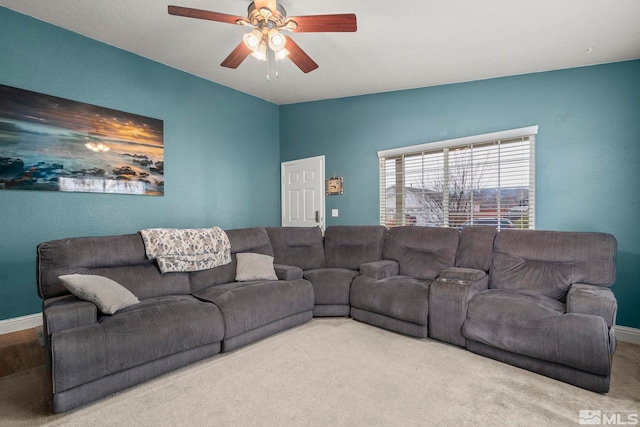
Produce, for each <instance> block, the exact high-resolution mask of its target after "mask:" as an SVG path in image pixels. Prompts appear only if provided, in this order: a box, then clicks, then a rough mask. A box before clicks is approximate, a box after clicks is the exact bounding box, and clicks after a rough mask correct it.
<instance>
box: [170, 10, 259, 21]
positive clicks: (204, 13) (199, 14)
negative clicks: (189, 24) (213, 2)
mask: <svg viewBox="0 0 640 427" xmlns="http://www.w3.org/2000/svg"><path fill="white" fill-rule="evenodd" d="M169 15H176V16H185V17H187V18H197V19H206V20H207V21H217V22H226V23H227V24H237V23H238V21H240V22H243V23H248V22H249V21H247V18H243V17H242V16H234V15H227V14H226V13H218V12H211V11H208V10H201V9H192V8H190V7H182V6H169Z"/></svg>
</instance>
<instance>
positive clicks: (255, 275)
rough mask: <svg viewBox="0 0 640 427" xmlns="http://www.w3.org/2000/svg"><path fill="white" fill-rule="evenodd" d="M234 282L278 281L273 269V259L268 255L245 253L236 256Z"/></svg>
mask: <svg viewBox="0 0 640 427" xmlns="http://www.w3.org/2000/svg"><path fill="white" fill-rule="evenodd" d="M236 259H237V261H238V265H237V267H236V281H238V282H245V281H247V280H278V276H276V271H275V270H274V268H273V257H272V256H269V255H262V254H254V253H252V252H245V253H239V254H236Z"/></svg>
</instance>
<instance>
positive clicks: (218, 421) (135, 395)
mask: <svg viewBox="0 0 640 427" xmlns="http://www.w3.org/2000/svg"><path fill="white" fill-rule="evenodd" d="M45 384H46V380H45V377H44V368H36V369H32V370H29V371H25V372H22V373H19V374H16V375H12V376H10V377H5V378H1V379H0V425H2V426H14V425H15V426H34V425H52V426H62V425H64V426H88V425H101V426H122V425H131V426H133V425H135V426H152V425H170V426H180V425H194V426H195V425H198V426H207V425H211V426H214V425H215V426H288V425H296V426H297V425H302V426H305V425H309V426H328V425H332V426H333V425H342V426H358V425H366V426H369V425H380V426H411V425H416V426H417V425H420V426H423V425H473V426H476V425H526V426H537V425H549V426H553V425H562V426H566V425H578V421H579V411H580V410H600V411H604V413H606V414H609V415H608V416H611V415H615V414H619V416H620V417H622V418H620V419H621V420H627V417H628V416H629V415H633V414H638V413H639V412H640V346H636V345H631V344H626V343H620V346H619V348H618V352H617V353H616V356H615V358H614V367H613V380H612V387H611V391H610V392H609V394H607V395H600V394H596V393H593V392H589V391H586V390H582V389H580V388H576V387H573V386H571V385H568V384H564V383H561V382H559V381H555V380H552V379H549V378H546V377H543V376H541V375H537V374H533V373H530V372H527V371H524V370H521V369H518V368H515V367H512V366H509V365H506V364H503V363H500V362H496V361H493V360H490V359H487V358H484V357H481V356H478V355H475V354H472V353H470V352H468V351H466V350H463V349H460V348H457V347H453V346H449V345H446V344H443V343H441V342H438V341H432V340H418V339H413V338H409V337H406V336H403V335H399V334H395V333H392V332H388V331H385V330H382V329H378V328H375V327H372V326H368V325H365V324H362V323H358V322H356V321H353V320H349V319H314V320H313V321H311V322H309V323H307V324H305V325H303V326H300V327H298V328H295V329H292V330H289V331H286V332H284V333H281V334H278V335H276V336H273V337H270V338H267V339H265V340H263V341H260V342H258V343H255V344H252V345H249V346H247V347H244V348H241V349H239V350H237V351H234V352H231V353H228V354H223V355H218V356H215V357H213V358H210V359H208V360H205V361H201V362H199V363H196V364H194V365H191V366H189V367H186V368H183V369H181V370H178V371H175V372H173V373H170V374H167V375H164V376H162V377H160V378H157V379H155V380H152V381H149V382H147V383H145V384H142V385H140V386H137V387H134V388H132V389H129V390H127V391H124V392H122V393H119V394H117V395H114V396H111V397H109V398H106V399H103V400H100V401H98V402H96V403H93V404H91V405H87V406H86V407H83V408H81V409H78V410H76V411H73V412H70V413H66V414H62V415H50V414H48V412H47V411H48V408H47V403H46V398H45V397H44V396H45V387H46V386H45ZM615 416H617V415H615Z"/></svg>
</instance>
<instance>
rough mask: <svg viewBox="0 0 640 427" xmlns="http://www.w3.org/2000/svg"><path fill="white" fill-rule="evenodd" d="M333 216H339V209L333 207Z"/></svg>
mask: <svg viewBox="0 0 640 427" xmlns="http://www.w3.org/2000/svg"><path fill="white" fill-rule="evenodd" d="M331 216H332V217H334V218H335V217H337V216H338V209H331Z"/></svg>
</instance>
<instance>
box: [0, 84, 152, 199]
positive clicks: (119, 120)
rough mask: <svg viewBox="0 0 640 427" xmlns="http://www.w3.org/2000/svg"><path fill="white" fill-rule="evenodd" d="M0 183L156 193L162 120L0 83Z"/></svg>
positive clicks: (33, 187) (46, 188)
mask: <svg viewBox="0 0 640 427" xmlns="http://www.w3.org/2000/svg"><path fill="white" fill-rule="evenodd" d="M0 190H43V191H78V192H93V193H119V194H143V195H153V196H162V195H164V141H163V122H162V120H158V119H154V118H150V117H144V116H140V115H137V114H131V113H126V112H122V111H117V110H112V109H109V108H103V107H98V106H95V105H91V104H85V103H82V102H76V101H71V100H68V99H64V98H58V97H55V96H50V95H44V94H41V93H36V92H31V91H28V90H24V89H18V88H14V87H10V86H4V85H0Z"/></svg>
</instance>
